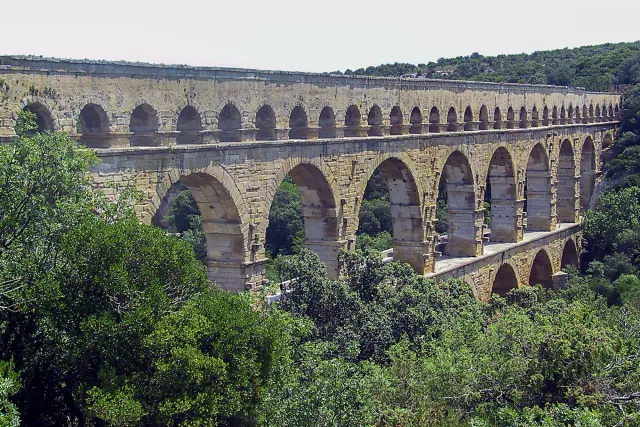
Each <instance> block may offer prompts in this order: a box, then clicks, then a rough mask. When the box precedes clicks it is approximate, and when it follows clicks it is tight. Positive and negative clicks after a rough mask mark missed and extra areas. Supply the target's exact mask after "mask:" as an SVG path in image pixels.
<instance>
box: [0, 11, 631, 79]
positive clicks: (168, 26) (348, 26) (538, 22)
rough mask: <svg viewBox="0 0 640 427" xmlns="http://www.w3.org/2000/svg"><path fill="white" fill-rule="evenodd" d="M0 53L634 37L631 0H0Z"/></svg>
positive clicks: (399, 47) (323, 55)
mask: <svg viewBox="0 0 640 427" xmlns="http://www.w3.org/2000/svg"><path fill="white" fill-rule="evenodd" d="M2 15H3V17H4V18H3V20H2V24H0V35H2V44H0V53H2V54H31V55H43V56H55V57H63V58H91V59H110V60H128V61H143V62H156V63H178V64H189V65H211V66H224V67H228V66H232V67H246V68H261V69H279V70H299V71H318V72H322V71H334V70H342V71H344V70H345V69H347V68H351V69H356V68H359V67H364V66H368V65H378V64H381V63H386V62H409V63H415V64H417V63H421V62H424V63H426V62H429V61H434V60H437V59H438V58H441V57H452V56H459V55H468V54H471V53H472V52H479V53H481V54H483V55H496V54H500V53H521V52H526V53H531V52H533V51H536V50H548V49H556V48H564V47H576V46H583V45H591V44H599V43H605V42H619V41H636V40H640V0H614V1H603V0H600V1H594V0H579V1H573V0H534V1H505V0H493V1H492V0H482V1H481V0H474V1H469V0H440V1H433V0H415V1H410V2H409V1H380V0H369V1H366V2H365V1H360V0H359V1H354V0H351V1H350V0H322V1H314V2H308V1H303V0H263V1H259V0H258V1H255V0H225V1H219V0H209V1H206V0H200V1H196V0H173V1H166V0H155V1H146V0H145V1H140V0H102V1H96V0H93V1H91V0H82V1H79V0H32V1H27V0H6V1H4V2H2Z"/></svg>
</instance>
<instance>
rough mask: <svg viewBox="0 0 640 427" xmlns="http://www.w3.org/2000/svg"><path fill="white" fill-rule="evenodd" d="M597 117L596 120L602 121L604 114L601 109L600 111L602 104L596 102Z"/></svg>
mask: <svg viewBox="0 0 640 427" xmlns="http://www.w3.org/2000/svg"><path fill="white" fill-rule="evenodd" d="M595 119H596V122H600V121H602V114H601V111H600V104H596V117H595Z"/></svg>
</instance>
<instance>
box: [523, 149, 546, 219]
mask: <svg viewBox="0 0 640 427" xmlns="http://www.w3.org/2000/svg"><path fill="white" fill-rule="evenodd" d="M525 177H526V178H525V179H526V184H525V188H526V195H525V197H526V211H527V229H528V230H530V231H550V230H551V228H552V225H553V221H552V217H551V173H550V171H549V159H548V157H547V153H546V151H545V150H544V148H543V147H542V144H536V145H535V146H534V147H533V150H531V153H530V154H529V160H528V161H527V171H526V175H525Z"/></svg>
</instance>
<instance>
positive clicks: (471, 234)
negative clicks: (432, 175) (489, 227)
mask: <svg viewBox="0 0 640 427" xmlns="http://www.w3.org/2000/svg"><path fill="white" fill-rule="evenodd" d="M439 177H440V179H443V180H444V181H445V185H446V189H447V206H448V237H447V244H446V246H445V249H444V251H445V253H446V254H447V255H452V256H477V255H479V254H481V253H482V243H481V241H480V243H479V244H478V241H479V236H478V233H479V232H480V230H479V227H478V226H477V225H476V223H477V221H476V220H477V219H478V218H476V217H477V216H478V214H477V212H476V195H475V194H476V193H475V185H474V180H473V171H472V169H471V164H470V163H469V160H468V159H467V157H466V156H465V155H464V154H462V153H461V152H460V151H457V150H456V151H454V152H453V153H451V154H450V155H449V157H448V158H447V160H446V162H445V164H444V166H443V168H442V172H441V174H440V175H439Z"/></svg>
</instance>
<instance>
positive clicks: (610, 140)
mask: <svg viewBox="0 0 640 427" xmlns="http://www.w3.org/2000/svg"><path fill="white" fill-rule="evenodd" d="M612 144H613V137H612V136H611V134H609V133H608V134H606V135H605V136H604V138H603V139H602V149H606V148H609V147H611V145H612Z"/></svg>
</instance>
